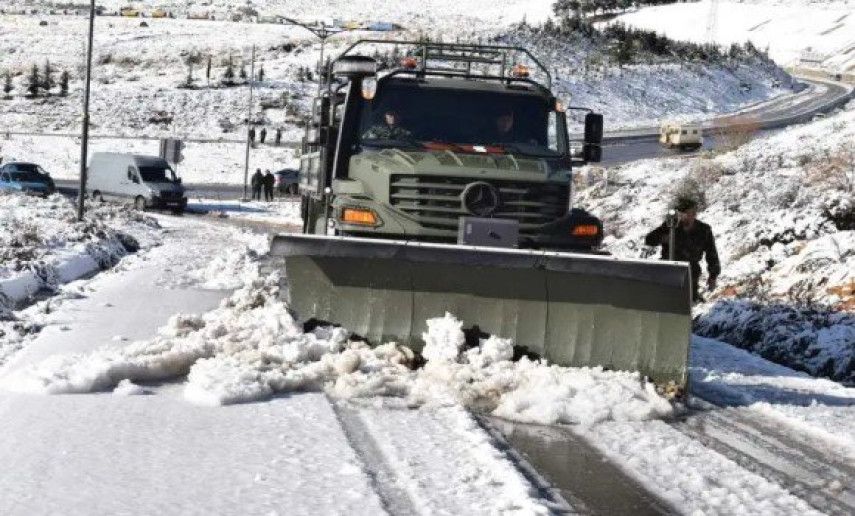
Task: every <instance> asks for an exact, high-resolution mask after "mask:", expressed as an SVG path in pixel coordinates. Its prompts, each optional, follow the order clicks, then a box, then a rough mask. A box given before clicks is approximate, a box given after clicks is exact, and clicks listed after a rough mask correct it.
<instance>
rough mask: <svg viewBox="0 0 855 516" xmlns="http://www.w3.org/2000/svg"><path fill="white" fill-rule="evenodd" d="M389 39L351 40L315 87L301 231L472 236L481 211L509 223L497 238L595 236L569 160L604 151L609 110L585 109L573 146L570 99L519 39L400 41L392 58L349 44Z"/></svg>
mask: <svg viewBox="0 0 855 516" xmlns="http://www.w3.org/2000/svg"><path fill="white" fill-rule="evenodd" d="M388 43H389V42H387V41H382V42H381V41H372V40H365V41H362V42H357V43H356V44H355V45H353V46H352V47H351V48H350V49H348V50H347V51H345V53H344V54H342V56H340V57H339V58H338V59H337V60H336V61H334V62H333V63H332V75H331V77H330V78H329V82H328V84H327V88H326V90H325V91H322V93H321V94H320V95H319V96H318V98H317V99H316V100H315V103H314V109H313V117H312V119H311V120H310V121H309V123H308V124H307V131H306V135H305V137H304V139H303V146H302V153H301V166H300V192H301V195H302V197H303V204H302V207H303V219H304V223H305V227H304V231H305V232H306V233H314V234H330V233H332V234H338V235H347V236H359V237H369V238H385V239H395V240H416V241H420V242H440V243H470V242H467V239H466V231H464V225H465V224H467V223H477V224H475V226H474V227H478V228H486V230H485V231H486V233H487V234H498V233H502V234H504V233H505V231H504V230H505V229H507V228H510V231H511V232H510V234H511V235H512V236H511V237H510V241H509V240H508V239H505V238H502V239H498V237H497V245H499V246H507V247H519V248H535V249H561V250H582V251H585V250H595V249H596V248H597V247H598V246H599V244H600V242H601V241H602V224H601V222H600V221H599V220H598V219H597V218H595V217H593V216H592V215H590V214H588V213H587V212H585V211H584V210H581V209H578V208H575V207H573V206H572V200H573V195H572V194H573V192H572V181H571V174H572V167H573V166H574V165H578V164H582V163H586V162H590V161H598V160H599V158H600V152H601V151H600V141H601V139H602V116H601V115H597V114H594V113H590V112H589V113H588V114H587V115H586V116H585V127H586V131H585V133H586V134H585V144H584V146H583V147H582V152H581V153H580V154H579V155H574V153H573V151H572V150H571V145H570V141H569V136H568V124H567V116H566V114H567V107H566V105H565V104H564V103H563V102H562V101H561V100H560V99H557V98H556V97H555V96H554V95H553V94H552V93H551V91H550V89H549V84H550V82H551V78H550V77H549V72H548V70H546V68H545V67H542V66H541V65H540V64H539V63H538V62H537V60H536V59H535V58H534V56H531V54H529V53H528V52H527V51H525V50H524V49H520V48H511V47H495V46H479V45H462V44H432V43H418V42H410V43H407V42H397V44H398V45H402V46H405V47H407V46H409V47H410V48H409V52H408V53H407V55H406V56H405V57H404V59H402V60H401V63H400V66H398V67H396V68H391V69H387V70H384V71H378V63H377V62H376V61H375V60H374V59H372V58H369V57H365V56H362V55H352V54H351V53H350V51H351V50H353V49H354V48H356V47H359V46H360V45H365V44H367V45H370V46H376V45H380V44H388ZM511 54H515V55H522V56H524V57H527V58H528V62H529V63H530V64H527V65H523V64H517V65H511V60H510V57H511ZM476 70H477V71H476ZM535 71H538V72H540V75H541V76H542V80H541V81H537V80H535V78H534V77H533V76H534V73H535ZM491 226H495V228H493V229H495V231H494V230H493V229H491ZM466 227H467V228H469V229H467V231H470V232H471V226H466ZM499 228H502V231H499Z"/></svg>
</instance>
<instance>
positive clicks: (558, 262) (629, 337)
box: [271, 235, 691, 388]
mask: <svg viewBox="0 0 855 516" xmlns="http://www.w3.org/2000/svg"><path fill="white" fill-rule="evenodd" d="M271 254H272V255H273V256H274V257H281V258H284V264H285V270H286V277H285V282H286V284H287V288H283V289H282V296H283V297H284V298H285V299H286V300H287V301H288V302H289V303H290V306H291V308H292V309H293V310H294V312H295V314H296V316H297V317H298V318H299V319H300V320H301V321H303V322H307V321H315V322H322V323H332V324H336V325H341V326H343V327H345V328H347V329H348V330H350V331H352V332H353V333H355V334H357V335H359V336H361V337H364V338H366V339H368V340H369V342H371V343H373V344H377V343H383V342H399V343H402V344H408V345H409V346H411V347H412V348H413V349H414V350H417V351H418V350H420V349H421V347H422V346H423V345H424V343H423V342H422V337H421V335H422V332H424V331H426V329H427V325H426V321H427V320H428V319H431V318H434V317H441V316H443V315H444V314H445V313H446V312H450V313H451V314H453V315H454V316H456V317H457V318H458V319H460V320H461V321H463V322H464V326H465V328H475V329H476V330H479V331H480V332H483V333H487V334H491V335H496V336H499V337H504V338H511V339H513V340H514V343H515V344H516V345H518V346H521V347H523V348H525V350H526V351H528V352H531V353H534V354H536V355H538V356H540V357H543V358H546V359H547V360H549V362H550V363H554V364H558V365H564V366H603V367H605V368H607V369H613V370H628V371H639V372H641V373H642V374H643V375H645V376H647V377H649V378H650V379H651V380H653V381H654V382H655V383H657V384H659V385H669V384H670V385H673V386H674V387H677V388H685V385H686V368H687V362H688V348H689V338H690V331H691V310H690V309H691V303H690V299H689V296H690V289H691V287H690V285H691V281H690V276H689V275H690V272H689V268H688V266H686V265H685V264H678V263H670V262H653V261H640V260H636V261H633V260H619V259H615V258H613V257H608V256H596V255H587V254H571V253H558V252H551V251H525V250H516V249H494V248H483V247H463V246H455V245H443V244H425V243H414V242H405V241H393V240H375V239H361V238H350V237H327V236H317V235H279V236H275V237H274V238H273V240H272V245H271Z"/></svg>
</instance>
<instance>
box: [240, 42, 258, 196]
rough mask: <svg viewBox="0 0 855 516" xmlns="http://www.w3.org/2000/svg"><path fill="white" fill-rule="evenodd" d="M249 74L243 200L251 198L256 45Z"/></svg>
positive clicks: (253, 48)
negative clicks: (251, 135)
mask: <svg viewBox="0 0 855 516" xmlns="http://www.w3.org/2000/svg"><path fill="white" fill-rule="evenodd" d="M250 69H251V71H250V74H249V108H248V110H247V114H246V157H245V158H244V163H243V200H244V202H246V201H248V200H249V195H248V191H247V186H248V183H249V148H250V146H251V145H252V139H251V138H250V137H249V132H250V131H251V130H252V104H253V93H254V91H253V87H254V86H255V45H253V46H252V65H251V68H250Z"/></svg>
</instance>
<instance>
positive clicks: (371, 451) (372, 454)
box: [327, 398, 421, 516]
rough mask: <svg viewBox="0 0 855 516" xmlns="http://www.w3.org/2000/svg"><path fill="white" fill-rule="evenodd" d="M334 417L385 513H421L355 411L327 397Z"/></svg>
mask: <svg viewBox="0 0 855 516" xmlns="http://www.w3.org/2000/svg"><path fill="white" fill-rule="evenodd" d="M327 401H328V402H329V403H330V406H332V409H333V412H335V415H336V418H337V419H338V422H339V424H340V425H341V428H342V431H343V432H344V435H345V437H346V438H347V441H348V442H349V443H350V446H351V448H353V450H354V452H355V453H356V456H357V457H359V460H360V461H362V464H363V466H364V467H365V472H366V473H367V474H368V477H369V478H370V479H371V483H372V485H373V487H374V490H375V492H376V493H377V495H378V496H379V497H380V501H381V503H382V504H383V508H384V509H386V511H387V512H388V513H389V514H393V515H396V516H397V515H410V514H421V512H420V511H418V510H417V509H416V505H415V503H413V500H412V499H411V498H410V496H409V494H407V492H406V490H404V489H403V488H402V487H401V486H399V485H398V483H397V482H396V475H395V471H394V469H392V467H391V466H390V465H389V464H388V463H387V462H386V460H385V459H384V455H383V453H382V451H381V450H380V447H379V446H378V444H377V441H375V440H374V437H373V436H372V435H371V432H370V431H369V430H368V428H367V427H366V426H365V423H364V422H363V421H362V416H360V415H359V412H357V411H355V410H351V409H347V408H344V407H342V406H341V405H339V404H337V403H336V402H334V401H332V400H330V399H329V398H327Z"/></svg>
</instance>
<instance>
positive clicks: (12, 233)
mask: <svg viewBox="0 0 855 516" xmlns="http://www.w3.org/2000/svg"><path fill="white" fill-rule="evenodd" d="M157 227H158V224H157V222H156V221H155V220H154V219H152V218H149V217H145V216H142V215H140V214H138V213H136V212H133V211H131V210H128V209H126V208H122V207H116V206H100V207H97V208H95V209H90V210H89V211H88V212H87V216H86V219H85V220H83V221H82V222H77V220H76V214H75V207H74V205H73V204H72V202H71V201H69V200H68V199H66V198H65V197H62V196H60V195H54V196H52V197H50V198H48V199H39V198H34V197H28V196H23V195H13V194H4V193H0V319H2V318H3V317H4V316H5V317H7V318H8V317H10V316H11V314H10V311H11V310H12V309H13V308H14V307H15V305H17V304H18V303H20V302H23V301H25V300H27V299H29V298H31V297H32V296H33V295H34V294H36V293H37V292H38V291H40V290H42V289H47V290H55V289H56V288H57V287H58V286H59V285H62V284H64V283H68V282H70V281H73V280H75V279H78V278H80V277H83V276H86V275H88V274H91V273H94V272H96V271H98V270H103V269H107V268H109V267H112V266H113V265H115V264H116V263H117V262H118V260H119V259H120V258H121V257H122V256H124V255H125V254H127V253H128V252H129V251H136V250H137V248H139V246H140V242H139V241H138V240H137V238H135V237H133V236H131V234H130V233H131V232H134V233H137V234H140V233H146V232H148V233H150V232H152V231H156V229H157Z"/></svg>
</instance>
